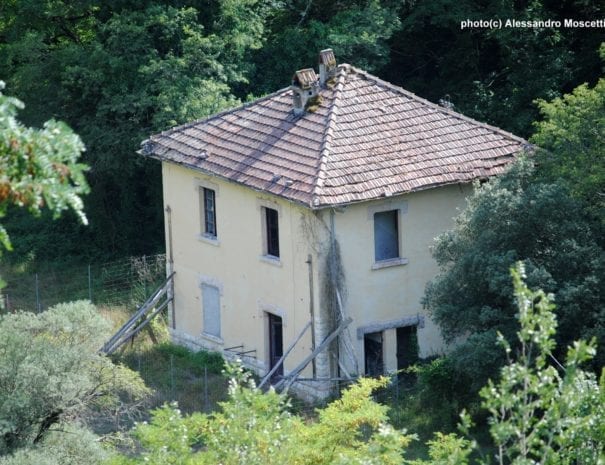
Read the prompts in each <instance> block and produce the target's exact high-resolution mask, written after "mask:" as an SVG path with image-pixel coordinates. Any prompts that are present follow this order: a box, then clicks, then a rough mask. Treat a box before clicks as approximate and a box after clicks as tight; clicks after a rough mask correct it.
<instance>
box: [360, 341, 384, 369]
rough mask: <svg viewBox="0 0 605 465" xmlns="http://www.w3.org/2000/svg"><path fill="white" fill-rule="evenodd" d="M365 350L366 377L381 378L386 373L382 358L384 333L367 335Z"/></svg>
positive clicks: (364, 343) (364, 342) (364, 344)
mask: <svg viewBox="0 0 605 465" xmlns="http://www.w3.org/2000/svg"><path fill="white" fill-rule="evenodd" d="M363 350H364V359H365V371H366V376H379V375H382V374H383V373H384V360H383V358H382V333H366V334H364V336H363Z"/></svg>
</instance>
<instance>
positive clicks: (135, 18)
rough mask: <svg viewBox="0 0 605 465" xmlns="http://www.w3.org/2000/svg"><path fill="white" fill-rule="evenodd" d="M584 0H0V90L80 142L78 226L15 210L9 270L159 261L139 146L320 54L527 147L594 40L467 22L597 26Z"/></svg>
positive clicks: (151, 169)
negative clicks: (567, 21) (586, 22)
mask: <svg viewBox="0 0 605 465" xmlns="http://www.w3.org/2000/svg"><path fill="white" fill-rule="evenodd" d="M602 15H603V5H602V3H600V2H588V1H583V0H569V1H554V0H550V1H549V0H536V1H500V2H485V1H481V0H457V1H452V0H432V1H394V0H353V1H342V0H341V1H339V0H284V1H277V0H260V1H259V0H197V1H196V0H192V1H184V0H173V1H169V0H166V1H158V0H141V1H132V0H107V1H103V2H97V1H93V0H78V1H69V0H52V1H48V0H45V1H42V0H4V1H3V2H1V3H0V79H2V80H4V81H5V82H6V89H5V91H4V92H5V93H6V94H7V95H12V96H15V97H18V98H19V99H21V100H22V101H24V103H25V109H24V110H23V111H22V112H20V114H19V118H20V119H21V120H22V121H23V122H24V123H25V124H27V125H33V126H39V125H41V124H42V122H44V121H46V120H48V119H49V118H56V119H58V120H62V121H64V122H66V123H67V124H68V125H69V126H70V127H71V128H73V130H74V131H75V132H76V133H77V134H79V135H80V137H81V138H82V140H83V142H84V144H85V146H86V152H85V153H84V156H83V161H84V162H85V163H86V164H88V165H89V167H90V169H89V170H88V171H87V173H86V176H87V179H88V182H89V184H90V187H91V193H90V194H89V195H87V196H86V197H85V211H86V213H87V216H88V218H89V221H90V224H89V226H82V225H80V224H79V222H78V221H77V217H76V215H70V214H67V215H64V217H63V218H62V219H60V220H59V221H51V217H52V215H51V214H50V213H48V212H47V213H43V214H42V218H41V219H40V218H32V217H30V216H28V215H27V213H26V212H22V211H20V210H18V209H14V210H12V211H9V212H8V215H7V217H6V218H5V220H4V223H5V226H6V228H7V230H8V232H9V234H10V236H11V238H12V240H13V245H14V248H15V251H14V253H12V254H9V256H8V258H9V259H10V260H13V261H20V260H24V259H25V258H27V260H28V261H30V262H34V263H36V262H56V261H70V260H72V261H73V260H79V261H85V260H91V259H109V258H115V257H121V256H125V255H138V254H143V253H153V252H157V251H161V250H163V247H164V238H163V231H164V229H163V222H162V218H163V214H162V202H161V179H160V167H159V164H158V163H154V162H149V161H146V160H144V159H143V158H142V157H139V156H137V155H136V150H138V148H139V144H140V142H141V141H142V140H144V139H145V138H146V137H148V136H149V135H150V134H152V133H154V132H157V131H161V130H165V129H167V128H169V127H171V126H174V125H176V124H179V123H183V122H185V121H189V120H192V119H195V118H201V117H204V116H207V115H209V114H212V113H214V112H217V111H219V110H221V109H223V108H226V107H230V106H233V105H236V104H238V103H239V102H244V101H247V100H250V99H253V98H256V97H259V96H261V95H264V94H266V93H269V92H273V91H275V90H277V89H279V88H282V87H285V86H287V85H289V83H290V79H291V76H292V73H293V72H294V71H295V70H296V69H300V68H303V67H309V66H316V61H317V53H318V51H319V50H321V49H324V48H328V47H331V48H333V49H334V51H335V54H336V57H337V59H338V61H339V62H348V63H351V64H353V65H356V66H358V67H361V68H364V69H366V70H368V71H370V72H372V73H375V74H377V75H378V76H379V77H381V78H383V79H386V80H388V81H390V82H393V83H395V84H397V85H400V86H402V87H404V88H406V89H408V90H410V91H413V92H415V93H417V94H418V95H420V96H422V97H425V98H428V99H429V100H431V101H438V100H439V99H442V98H446V99H449V100H450V101H451V102H452V103H453V105H454V107H455V109H456V110H458V111H460V112H462V113H464V114H466V115H468V116H471V117H474V118H477V119H479V120H480V121H485V122H488V123H490V124H493V125H496V126H499V127H501V128H503V129H506V130H509V131H511V132H513V133H515V134H517V135H519V136H522V137H526V138H527V137H530V136H531V135H532V134H533V133H534V132H535V130H536V128H535V126H534V125H533V122H534V121H536V120H539V119H540V118H541V116H540V110H539V107H538V105H537V103H536V99H542V100H544V101H551V100H553V99H554V98H557V97H560V96H562V95H563V94H566V93H569V92H571V91H572V90H573V89H574V88H576V87H577V86H579V85H581V84H582V83H588V85H589V86H591V87H592V86H594V85H595V84H596V82H597V80H598V78H599V76H601V73H602V62H601V60H600V58H599V53H598V50H599V44H600V43H601V42H602V41H604V40H605V34H604V33H603V32H602V29H582V28H558V29H556V28H547V29H518V28H517V29H500V30H498V29H493V30H492V29H480V28H472V29H464V30H461V28H460V21H461V20H464V19H478V18H486V17H488V18H491V17H501V18H515V19H521V20H523V19H551V20H563V19H564V18H569V17H571V18H574V19H578V20H582V19H598V18H600V17H602Z"/></svg>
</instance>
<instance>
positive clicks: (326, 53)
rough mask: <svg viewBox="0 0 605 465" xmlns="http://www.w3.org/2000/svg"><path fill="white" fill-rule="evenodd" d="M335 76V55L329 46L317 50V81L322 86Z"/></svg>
mask: <svg viewBox="0 0 605 465" xmlns="http://www.w3.org/2000/svg"><path fill="white" fill-rule="evenodd" d="M334 76H336V57H335V56H334V52H333V51H332V49H331V48H327V49H325V50H322V51H321V52H319V83H320V85H321V86H322V87H323V86H325V85H326V82H328V81H329V80H330V79H332V78H333V77H334Z"/></svg>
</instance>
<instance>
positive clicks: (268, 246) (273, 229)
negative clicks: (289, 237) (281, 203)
mask: <svg viewBox="0 0 605 465" xmlns="http://www.w3.org/2000/svg"><path fill="white" fill-rule="evenodd" d="M262 210H263V214H264V217H265V218H264V220H265V228H264V229H265V231H264V232H265V234H264V236H265V237H264V241H265V244H264V249H265V255H270V256H272V257H277V258H279V220H278V216H279V215H278V212H277V210H274V209H273V208H268V207H263V209H262Z"/></svg>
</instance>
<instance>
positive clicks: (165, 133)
mask: <svg viewBox="0 0 605 465" xmlns="http://www.w3.org/2000/svg"><path fill="white" fill-rule="evenodd" d="M288 90H290V86H288V87H283V88H282V89H279V90H276V91H275V92H271V93H270V94H267V95H265V96H263V97H259V98H257V99H254V100H250V101H248V102H244V103H242V104H241V105H238V106H236V107H232V108H226V109H225V110H223V111H219V112H218V113H213V114H211V115H209V116H204V117H202V118H199V119H196V120H194V121H190V122H189V123H184V124H179V125H177V126H173V127H171V128H170V129H166V130H165V131H162V132H160V133H159V134H154V135H152V136H151V138H150V139H151V140H153V138H154V137H158V136H168V135H170V134H172V133H174V132H176V131H180V130H182V129H187V128H190V127H191V126H195V125H196V124H200V123H207V122H209V121H212V120H213V119H216V118H219V117H222V116H225V115H228V114H230V113H234V112H236V111H239V110H243V109H245V108H247V107H249V106H252V105H256V104H258V103H259V102H263V101H265V100H268V99H270V98H273V97H275V96H277V95H280V94H282V93H284V92H287V91H288ZM144 142H145V141H144Z"/></svg>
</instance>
